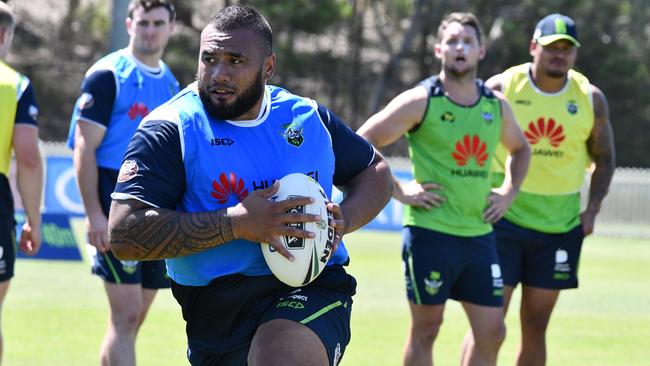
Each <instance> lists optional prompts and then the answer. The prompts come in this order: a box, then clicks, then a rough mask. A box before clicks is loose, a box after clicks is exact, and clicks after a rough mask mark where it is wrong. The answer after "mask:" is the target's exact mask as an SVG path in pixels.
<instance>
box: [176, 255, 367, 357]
mask: <svg viewBox="0 0 650 366" xmlns="http://www.w3.org/2000/svg"><path fill="white" fill-rule="evenodd" d="M355 291H356V281H355V279H354V277H352V276H350V275H349V274H347V273H346V272H345V269H343V267H342V266H338V265H333V266H327V267H326V269H325V270H324V271H323V273H321V275H320V276H319V277H318V278H317V279H316V280H315V281H314V282H312V283H310V284H309V285H307V286H304V287H301V288H292V287H289V286H287V285H285V284H283V283H281V282H280V281H278V280H277V279H276V278H275V277H273V276H260V277H248V276H244V275H240V274H235V275H228V276H224V277H219V278H217V279H215V280H213V281H212V282H211V283H210V284H209V285H207V286H199V287H193V286H183V285H179V284H177V283H174V282H172V292H173V294H174V297H175V298H176V300H177V301H178V303H179V304H180V305H181V308H182V310H183V318H184V319H185V321H186V322H187V327H186V330H187V338H188V351H187V356H188V359H189V361H190V363H191V364H192V365H193V366H198V365H201V366H211V365H220V366H221V365H228V366H229V365H246V359H247V357H248V350H249V348H250V345H251V341H252V340H253V336H254V335H255V332H256V330H257V328H258V327H259V326H260V325H261V324H263V323H265V322H268V321H270V320H273V319H289V320H294V321H296V322H299V323H301V324H304V325H305V326H307V327H309V329H311V330H312V331H313V332H314V333H316V334H317V335H318V337H319V338H320V339H321V341H322V342H323V344H324V346H325V349H326V350H327V356H328V358H329V361H330V364H333V365H335V364H337V363H338V361H340V359H341V358H342V356H343V353H344V352H345V348H346V346H347V345H348V343H349V342H350V313H351V310H352V296H353V295H354V293H355ZM289 341H290V340H289Z"/></svg>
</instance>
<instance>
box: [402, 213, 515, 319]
mask: <svg viewBox="0 0 650 366" xmlns="http://www.w3.org/2000/svg"><path fill="white" fill-rule="evenodd" d="M402 234H403V246H402V259H403V260H404V270H405V280H406V293H407V297H408V299H409V300H410V301H411V302H413V303H414V304H418V305H441V304H444V303H445V302H446V301H447V299H448V298H452V299H454V300H457V301H465V302H469V303H473V304H477V305H483V306H492V307H499V306H502V305H503V279H502V278H501V269H500V266H499V260H498V258H497V252H496V246H495V242H494V233H493V232H491V233H489V234H486V235H480V236H472V237H463V236H455V235H449V234H445V233H441V232H438V231H434V230H429V229H425V228H421V227H416V226H406V227H404V229H403V231H402Z"/></svg>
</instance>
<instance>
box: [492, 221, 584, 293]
mask: <svg viewBox="0 0 650 366" xmlns="http://www.w3.org/2000/svg"><path fill="white" fill-rule="evenodd" d="M494 232H495V234H496V238H497V249H498V252H499V260H500V261H501V268H502V270H503V280H504V283H505V284H506V285H507V286H512V287H516V286H517V284H518V283H520V282H521V283H522V284H523V285H525V286H532V287H539V288H544V289H553V290H562V289H569V288H577V287H578V262H579V260H580V251H581V249H582V241H583V240H584V237H585V236H584V233H583V231H582V225H578V226H576V227H574V228H573V229H571V230H570V231H568V232H566V233H559V234H549V233H543V232H539V231H536V230H531V229H526V228H524V227H521V226H519V225H517V224H514V223H512V222H511V221H508V220H506V219H501V220H500V221H499V222H497V223H496V224H495V225H494Z"/></svg>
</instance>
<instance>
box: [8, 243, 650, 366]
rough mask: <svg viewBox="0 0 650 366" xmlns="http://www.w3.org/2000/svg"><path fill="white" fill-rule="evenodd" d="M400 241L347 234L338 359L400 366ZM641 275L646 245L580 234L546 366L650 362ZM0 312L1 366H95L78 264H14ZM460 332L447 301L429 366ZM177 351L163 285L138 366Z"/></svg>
mask: <svg viewBox="0 0 650 366" xmlns="http://www.w3.org/2000/svg"><path fill="white" fill-rule="evenodd" d="M400 240H401V238H400V235H399V234H397V233H385V232H370V231H363V232H359V233H356V234H353V235H350V236H348V237H346V242H347V244H348V247H349V248H350V252H351V256H352V262H351V265H350V267H349V271H350V272H351V273H352V274H354V275H355V276H356V277H357V280H358V283H359V285H358V289H357V290H358V293H357V296H356V297H355V299H354V305H353V317H352V342H351V344H350V345H349V347H348V350H347V351H346V354H345V357H344V359H343V362H342V365H345V366H357V365H372V366H381V365H386V366H393V365H400V364H401V355H402V348H403V344H404V339H405V337H406V334H407V331H408V327H409V315H408V306H407V303H406V300H405V295H404V290H403V269H402V263H401V259H400V251H401V248H400ZM649 278H650V241H647V240H646V241H643V240H622V239H613V238H600V237H592V238H589V239H587V241H586V243H585V245H584V247H583V260H582V262H581V268H580V281H581V283H580V289H578V290H571V291H566V292H564V293H563V294H562V295H561V296H560V300H559V303H558V305H557V307H556V310H555V313H554V315H553V321H552V323H551V327H550V329H549V358H548V365H571V366H580V365H585V366H586V365H589V366H592V365H626V366H627V365H648V360H650V349H649V348H650V347H648V339H650V280H649ZM517 303H518V298H517V295H516V297H515V299H513V304H517ZM512 309H513V310H516V308H512ZM3 313H4V314H3V318H4V319H3V329H4V338H5V356H4V363H3V365H6V366H14V365H25V366H28V365H29V366H31V365H43V366H49V365H52V366H54V365H56V366H60V365H69V366H73V365H84V366H86V365H99V359H98V349H99V345H100V343H101V340H102V337H103V334H104V331H105V328H106V321H107V302H106V299H105V296H104V293H103V286H102V283H101V281H100V280H99V279H98V278H97V277H95V276H92V275H90V273H89V269H88V267H87V265H86V264H84V263H81V262H57V261H40V260H19V261H18V263H17V274H16V277H15V278H14V280H13V281H12V284H11V289H10V291H9V294H8V296H7V299H6V301H5V305H4V310H3ZM517 322H518V319H517V312H516V311H512V312H511V313H510V314H509V315H508V318H507V325H508V337H507V339H506V343H505V344H504V346H503V348H502V351H501V353H500V357H499V364H502V365H511V364H513V359H514V354H515V350H516V347H517V341H518V338H519V330H518V323H517ZM467 329H468V324H467V321H466V320H465V316H464V314H463V312H462V309H461V308H460V306H459V305H458V304H457V303H455V302H453V301H450V302H449V303H448V305H447V310H446V313H445V321H444V324H443V327H442V330H441V333H440V335H439V338H438V341H437V342H436V346H435V349H434V353H435V354H434V357H435V362H436V364H437V365H457V364H458V359H459V353H460V346H461V343H462V339H463V336H464V335H465V332H466V331H467ZM185 349H186V340H185V328H184V323H183V320H182V318H181V315H180V309H179V307H178V305H177V304H176V302H175V300H174V299H173V298H172V296H171V293H170V292H169V291H161V292H160V293H159V295H158V297H157V299H156V301H155V302H154V305H153V307H152V309H151V312H150V314H149V317H148V319H147V321H146V322H145V325H144V326H143V328H142V330H141V332H140V335H139V336H138V344H137V357H138V364H139V365H144V366H148V365H152V366H153V365H156V366H157V365H186V364H187V361H186V358H185Z"/></svg>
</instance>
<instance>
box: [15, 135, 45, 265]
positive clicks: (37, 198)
mask: <svg viewBox="0 0 650 366" xmlns="http://www.w3.org/2000/svg"><path fill="white" fill-rule="evenodd" d="M13 137H14V138H13V146H14V152H15V154H16V183H17V184H18V192H19V193H20V198H21V199H22V202H23V207H24V209H25V212H26V213H27V221H26V223H25V225H24V226H23V234H22V235H21V238H20V248H21V250H23V251H24V252H25V253H26V254H30V255H31V254H36V253H37V252H38V250H39V248H40V245H41V230H40V226H41V212H40V208H41V197H42V192H43V161H42V159H41V154H40V151H39V149H38V128H35V127H34V126H31V125H21V124H18V125H16V127H15V128H14V136H13Z"/></svg>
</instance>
